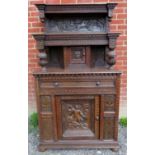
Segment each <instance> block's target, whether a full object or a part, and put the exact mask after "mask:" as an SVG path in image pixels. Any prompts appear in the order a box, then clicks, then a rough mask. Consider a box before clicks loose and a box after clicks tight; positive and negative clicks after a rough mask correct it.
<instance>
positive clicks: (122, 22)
mask: <svg viewBox="0 0 155 155" xmlns="http://www.w3.org/2000/svg"><path fill="white" fill-rule="evenodd" d="M111 24H124V20H112V21H111Z"/></svg>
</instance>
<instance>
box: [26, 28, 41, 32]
mask: <svg viewBox="0 0 155 155" xmlns="http://www.w3.org/2000/svg"><path fill="white" fill-rule="evenodd" d="M40 31H41V29H40V28H29V29H28V32H29V33H35V32H40Z"/></svg>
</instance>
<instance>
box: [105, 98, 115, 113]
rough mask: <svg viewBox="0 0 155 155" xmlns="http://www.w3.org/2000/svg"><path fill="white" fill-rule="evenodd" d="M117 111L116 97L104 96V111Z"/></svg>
mask: <svg viewBox="0 0 155 155" xmlns="http://www.w3.org/2000/svg"><path fill="white" fill-rule="evenodd" d="M114 110H115V95H104V111H114Z"/></svg>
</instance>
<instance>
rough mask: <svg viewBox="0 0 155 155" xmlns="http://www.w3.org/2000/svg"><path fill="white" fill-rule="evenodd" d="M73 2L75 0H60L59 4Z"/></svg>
mask: <svg viewBox="0 0 155 155" xmlns="http://www.w3.org/2000/svg"><path fill="white" fill-rule="evenodd" d="M66 3H68V4H75V3H76V0H61V4H66Z"/></svg>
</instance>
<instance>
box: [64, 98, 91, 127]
mask: <svg viewBox="0 0 155 155" xmlns="http://www.w3.org/2000/svg"><path fill="white" fill-rule="evenodd" d="M62 105H63V106H62V110H63V115H62V117H63V118H62V119H63V122H64V124H65V126H66V129H88V127H89V124H88V121H89V118H88V117H89V104H88V103H84V104H80V103H78V102H77V103H75V101H74V103H66V104H65V105H64V104H62Z"/></svg>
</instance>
